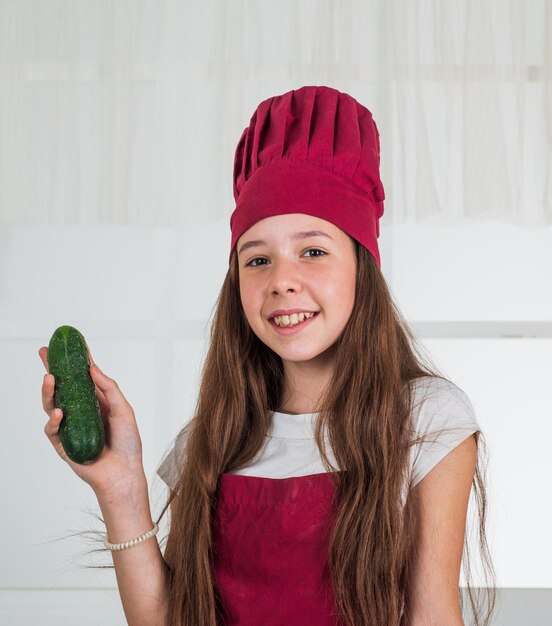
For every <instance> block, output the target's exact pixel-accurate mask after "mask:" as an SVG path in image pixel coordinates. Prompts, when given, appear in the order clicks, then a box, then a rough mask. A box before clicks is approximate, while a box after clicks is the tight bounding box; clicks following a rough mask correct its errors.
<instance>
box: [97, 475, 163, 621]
mask: <svg viewBox="0 0 552 626" xmlns="http://www.w3.org/2000/svg"><path fill="white" fill-rule="evenodd" d="M96 495H97V497H98V503H99V505H100V509H101V511H102V514H103V518H104V521H105V524H106V528H107V537H108V540H109V541H110V542H111V543H121V542H123V541H127V540H129V539H134V538H135V537H138V536H140V535H142V534H143V533H145V532H146V531H148V530H150V529H151V528H153V520H152V518H151V512H150V504H149V496H148V486H147V481H146V479H145V478H144V481H141V482H140V483H139V484H138V485H135V486H133V487H129V488H126V489H125V490H124V491H122V492H121V493H117V494H110V495H98V494H96ZM111 554H112V557H113V564H114V565H115V573H116V576H117V585H118V587H119V595H120V596H121V602H122V604H123V609H124V612H125V616H126V619H127V622H128V624H129V626H165V624H166V611H167V575H168V568H167V564H166V563H165V560H164V559H163V555H162V554H161V550H160V548H159V543H158V541H157V536H153V537H150V538H149V539H146V540H144V541H141V542H140V543H138V544H136V545H135V546H132V547H130V548H126V549H124V550H113V551H112V552H111Z"/></svg>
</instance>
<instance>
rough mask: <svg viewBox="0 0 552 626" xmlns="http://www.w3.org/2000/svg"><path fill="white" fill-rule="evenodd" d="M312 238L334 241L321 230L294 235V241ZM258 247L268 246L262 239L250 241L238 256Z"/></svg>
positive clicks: (244, 245)
mask: <svg viewBox="0 0 552 626" xmlns="http://www.w3.org/2000/svg"><path fill="white" fill-rule="evenodd" d="M310 237H327V238H328V239H332V240H333V238H332V237H330V235H328V234H327V233H325V232H323V231H321V230H306V231H303V232H300V233H295V234H294V235H292V237H291V238H292V239H293V240H295V239H309V238H310ZM257 246H266V241H263V240H262V239H257V240H255V241H248V242H246V243H244V244H243V245H242V246H240V249H239V251H238V256H239V255H240V254H241V253H242V252H245V250H249V249H250V248H256V247H257Z"/></svg>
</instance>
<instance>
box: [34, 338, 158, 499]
mask: <svg viewBox="0 0 552 626" xmlns="http://www.w3.org/2000/svg"><path fill="white" fill-rule="evenodd" d="M38 354H39V356H40V358H41V359H42V362H43V364H44V367H45V368H46V372H47V374H46V375H45V376H44V381H43V383H42V406H43V407H44V411H45V412H46V414H47V415H48V417H49V420H48V422H47V423H46V426H45V427H44V432H45V433H46V435H47V437H48V439H49V440H50V441H51V443H52V445H53V446H54V448H55V449H56V452H57V453H58V454H59V456H60V457H61V458H62V459H63V460H64V461H66V462H67V463H68V464H69V465H70V466H71V468H72V469H73V471H74V472H75V473H76V474H77V475H78V476H79V477H80V478H82V479H83V480H84V481H85V482H87V483H88V484H89V485H90V486H91V487H92V489H93V490H94V492H95V493H96V495H97V496H102V497H109V496H110V495H111V496H116V495H117V494H124V493H127V492H128V491H129V489H134V488H136V486H139V485H143V484H144V482H146V477H145V474H144V467H143V464H142V441H141V439H140V434H139V432H138V427H137V424H136V418H135V416H134V410H133V408H132V406H131V405H130V404H129V402H128V401H127V399H126V398H125V397H124V395H123V393H122V392H121V390H120V389H119V385H118V384H117V382H116V381H115V380H113V379H112V378H109V377H108V376H106V375H105V374H103V373H102V372H101V370H100V369H99V367H98V366H97V365H96V364H95V363H94V360H93V359H92V355H91V354H90V351H89V349H88V346H87V344H86V342H85V340H84V337H83V336H82V334H81V333H80V332H79V331H78V330H77V329H76V328H73V327H72V326H60V327H59V328H58V329H57V330H56V331H55V332H54V334H53V335H52V338H51V339H50V344H49V346H48V347H46V346H43V347H41V348H40V349H39V351H38Z"/></svg>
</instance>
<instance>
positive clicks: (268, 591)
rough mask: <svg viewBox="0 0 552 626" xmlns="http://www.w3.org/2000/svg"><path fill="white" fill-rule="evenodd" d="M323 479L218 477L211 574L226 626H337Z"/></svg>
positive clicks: (331, 513) (330, 487) (327, 484)
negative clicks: (218, 594) (224, 615)
mask: <svg viewBox="0 0 552 626" xmlns="http://www.w3.org/2000/svg"><path fill="white" fill-rule="evenodd" d="M334 491H335V487H334V484H333V482H332V480H331V478H330V476H329V474H327V473H321V474H311V475H308V476H297V477H294V478H260V477H256V476H245V475H240V474H222V475H221V476H220V486H219V496H218V505H217V509H216V512H215V515H214V520H213V521H214V523H213V541H214V562H213V574H214V577H215V580H216V584H217V586H218V589H219V593H220V595H221V599H222V604H223V606H224V609H225V610H226V612H227V618H226V620H225V621H224V622H223V624H224V626H238V625H239V626H284V625H285V626H294V625H297V626H299V625H300V626H310V625H311V624H312V626H335V625H336V624H337V620H336V617H335V615H334V614H333V602H334V596H333V592H332V586H331V580H330V576H329V572H328V569H327V551H328V547H329V539H330V532H331V528H332V524H333V521H334V519H335V511H336V508H335V504H334V503H333V495H334Z"/></svg>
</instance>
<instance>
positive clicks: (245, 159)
mask: <svg viewBox="0 0 552 626" xmlns="http://www.w3.org/2000/svg"><path fill="white" fill-rule="evenodd" d="M379 164H380V145H379V132H378V128H377V126H376V122H375V121H374V119H373V117H372V113H371V112H370V111H369V110H368V109H367V108H366V107H364V106H363V105H362V104H360V103H359V102H357V101H356V100H355V99H354V98H353V97H351V96H349V95H348V94H346V93H342V92H340V91H337V89H333V88H331V87H324V86H306V87H301V88H300V89H295V90H291V91H288V92H287V93H284V94H282V95H280V96H274V97H272V98H268V99H267V100H263V102H261V103H260V104H259V106H258V107H257V109H256V111H255V112H254V113H253V116H252V118H251V121H250V122H249V126H248V127H247V128H245V130H244V131H243V133H242V136H241V137H240V140H239V142H238V145H237V147H236V152H235V156H234V173H233V188H234V199H235V201H236V208H235V210H234V211H233V213H232V215H231V217H230V229H231V231H232V241H231V246H230V256H229V259H228V262H229V263H230V259H231V257H232V251H233V250H234V246H235V245H236V242H237V240H238V239H239V237H240V236H241V235H242V234H243V233H244V232H245V231H246V230H248V229H249V228H251V226H253V224H255V223H256V222H258V221H259V220H262V219H264V218H265V217H270V216H272V215H281V214H284V213H306V214H308V215H313V216H315V217H319V218H321V219H324V220H327V221H328V222H331V223H332V224H335V225H336V226H337V227H339V228H341V229H342V230H343V231H345V232H346V233H347V234H349V235H350V236H351V237H353V238H354V239H356V240H357V241H358V242H359V243H360V244H362V245H363V246H364V247H365V248H367V249H368V250H369V251H370V252H371V254H372V255H373V256H374V258H375V259H376V261H377V264H378V266H379V267H381V263H380V255H379V249H378V241H377V240H378V237H379V218H380V217H381V216H382V214H383V200H384V198H385V193H384V189H383V185H382V182H381V180H380V175H379Z"/></svg>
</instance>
